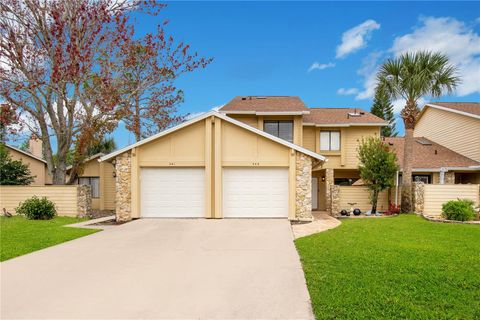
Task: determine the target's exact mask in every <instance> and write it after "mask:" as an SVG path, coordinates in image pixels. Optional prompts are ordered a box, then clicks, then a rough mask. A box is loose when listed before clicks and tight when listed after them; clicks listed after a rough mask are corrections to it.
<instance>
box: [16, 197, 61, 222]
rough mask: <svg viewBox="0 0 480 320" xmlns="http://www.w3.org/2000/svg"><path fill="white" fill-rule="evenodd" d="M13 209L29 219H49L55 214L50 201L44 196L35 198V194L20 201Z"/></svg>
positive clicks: (55, 211) (53, 206)
mask: <svg viewBox="0 0 480 320" xmlns="http://www.w3.org/2000/svg"><path fill="white" fill-rule="evenodd" d="M15 211H16V212H17V213H18V214H21V215H24V216H25V217H26V218H27V219H29V220H49V219H53V218H54V217H55V216H56V215H57V210H56V209H55V204H54V203H53V202H52V201H50V200H48V199H47V198H46V197H43V198H37V197H36V196H33V197H32V198H30V199H27V200H25V201H23V202H21V203H20V205H19V206H18V208H16V209H15Z"/></svg>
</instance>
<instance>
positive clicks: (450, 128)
mask: <svg viewBox="0 0 480 320" xmlns="http://www.w3.org/2000/svg"><path fill="white" fill-rule="evenodd" d="M414 135H415V136H416V137H425V138H428V139H430V140H432V141H435V142H436V143H438V144H441V145H442V146H444V147H446V148H449V149H451V150H453V151H455V152H458V153H460V154H461V155H464V156H466V157H468V158H470V159H473V160H476V161H480V103H478V102H433V103H428V104H426V105H425V107H424V108H423V109H422V112H421V114H420V117H419V120H418V121H417V124H416V126H415V131H414Z"/></svg>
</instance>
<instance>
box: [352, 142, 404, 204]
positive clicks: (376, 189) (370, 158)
mask: <svg viewBox="0 0 480 320" xmlns="http://www.w3.org/2000/svg"><path fill="white" fill-rule="evenodd" d="M358 159H359V161H360V164H359V166H358V169H359V170H360V178H362V180H363V182H364V183H365V185H366V186H367V187H368V189H370V194H371V199H370V200H371V203H372V213H376V211H377V201H378V195H379V193H380V192H381V191H383V190H386V189H388V188H391V187H393V186H394V183H395V174H396V173H397V171H398V170H399V167H398V165H397V157H396V155H395V153H393V152H392V151H391V150H390V149H389V147H388V145H387V144H386V143H384V142H383V141H382V140H381V139H380V138H376V137H368V138H366V139H363V140H362V142H361V144H360V146H359V148H358Z"/></svg>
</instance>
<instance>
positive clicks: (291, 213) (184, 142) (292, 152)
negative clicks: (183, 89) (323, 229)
mask: <svg viewBox="0 0 480 320" xmlns="http://www.w3.org/2000/svg"><path fill="white" fill-rule="evenodd" d="M101 161H102V162H109V161H110V162H113V163H114V164H115V170H116V179H117V180H116V184H117V186H116V214H117V219H118V220H129V219H132V218H140V217H145V218H149V217H189V218H225V217H232V218H233V217H235V218H289V219H291V220H297V219H298V220H309V219H312V216H311V196H312V190H311V175H312V169H313V170H314V169H315V168H317V167H319V166H322V165H323V164H324V161H325V157H323V156H322V155H320V154H318V153H316V152H315V151H312V150H308V149H306V148H303V147H301V146H300V145H298V144H294V143H292V142H289V141H287V140H284V139H282V138H279V137H276V136H274V135H271V134H269V133H266V132H264V131H263V130H259V129H257V128H255V127H253V126H250V125H247V124H245V123H244V122H241V121H238V120H235V119H233V118H231V117H229V116H227V115H225V114H222V113H218V112H215V111H211V112H208V113H205V114H203V115H201V116H199V117H196V118H194V119H192V120H189V121H187V122H184V123H182V124H180V125H178V126H176V127H174V128H171V129H169V130H166V131H163V132H161V133H159V134H156V135H154V136H152V137H150V138H147V139H145V140H142V141H140V142H138V143H136V144H133V145H131V146H129V147H127V148H124V149H121V150H118V151H116V152H113V153H111V154H109V155H106V156H103V157H101Z"/></svg>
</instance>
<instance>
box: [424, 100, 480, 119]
mask: <svg viewBox="0 0 480 320" xmlns="http://www.w3.org/2000/svg"><path fill="white" fill-rule="evenodd" d="M425 106H429V107H432V108H434V109H439V110H443V111H449V112H452V113H457V114H461V115H462V116H467V117H471V118H475V119H480V115H476V114H473V113H469V112H465V111H460V110H456V109H452V108H448V107H443V106H438V105H436V104H431V103H427V104H425Z"/></svg>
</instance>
